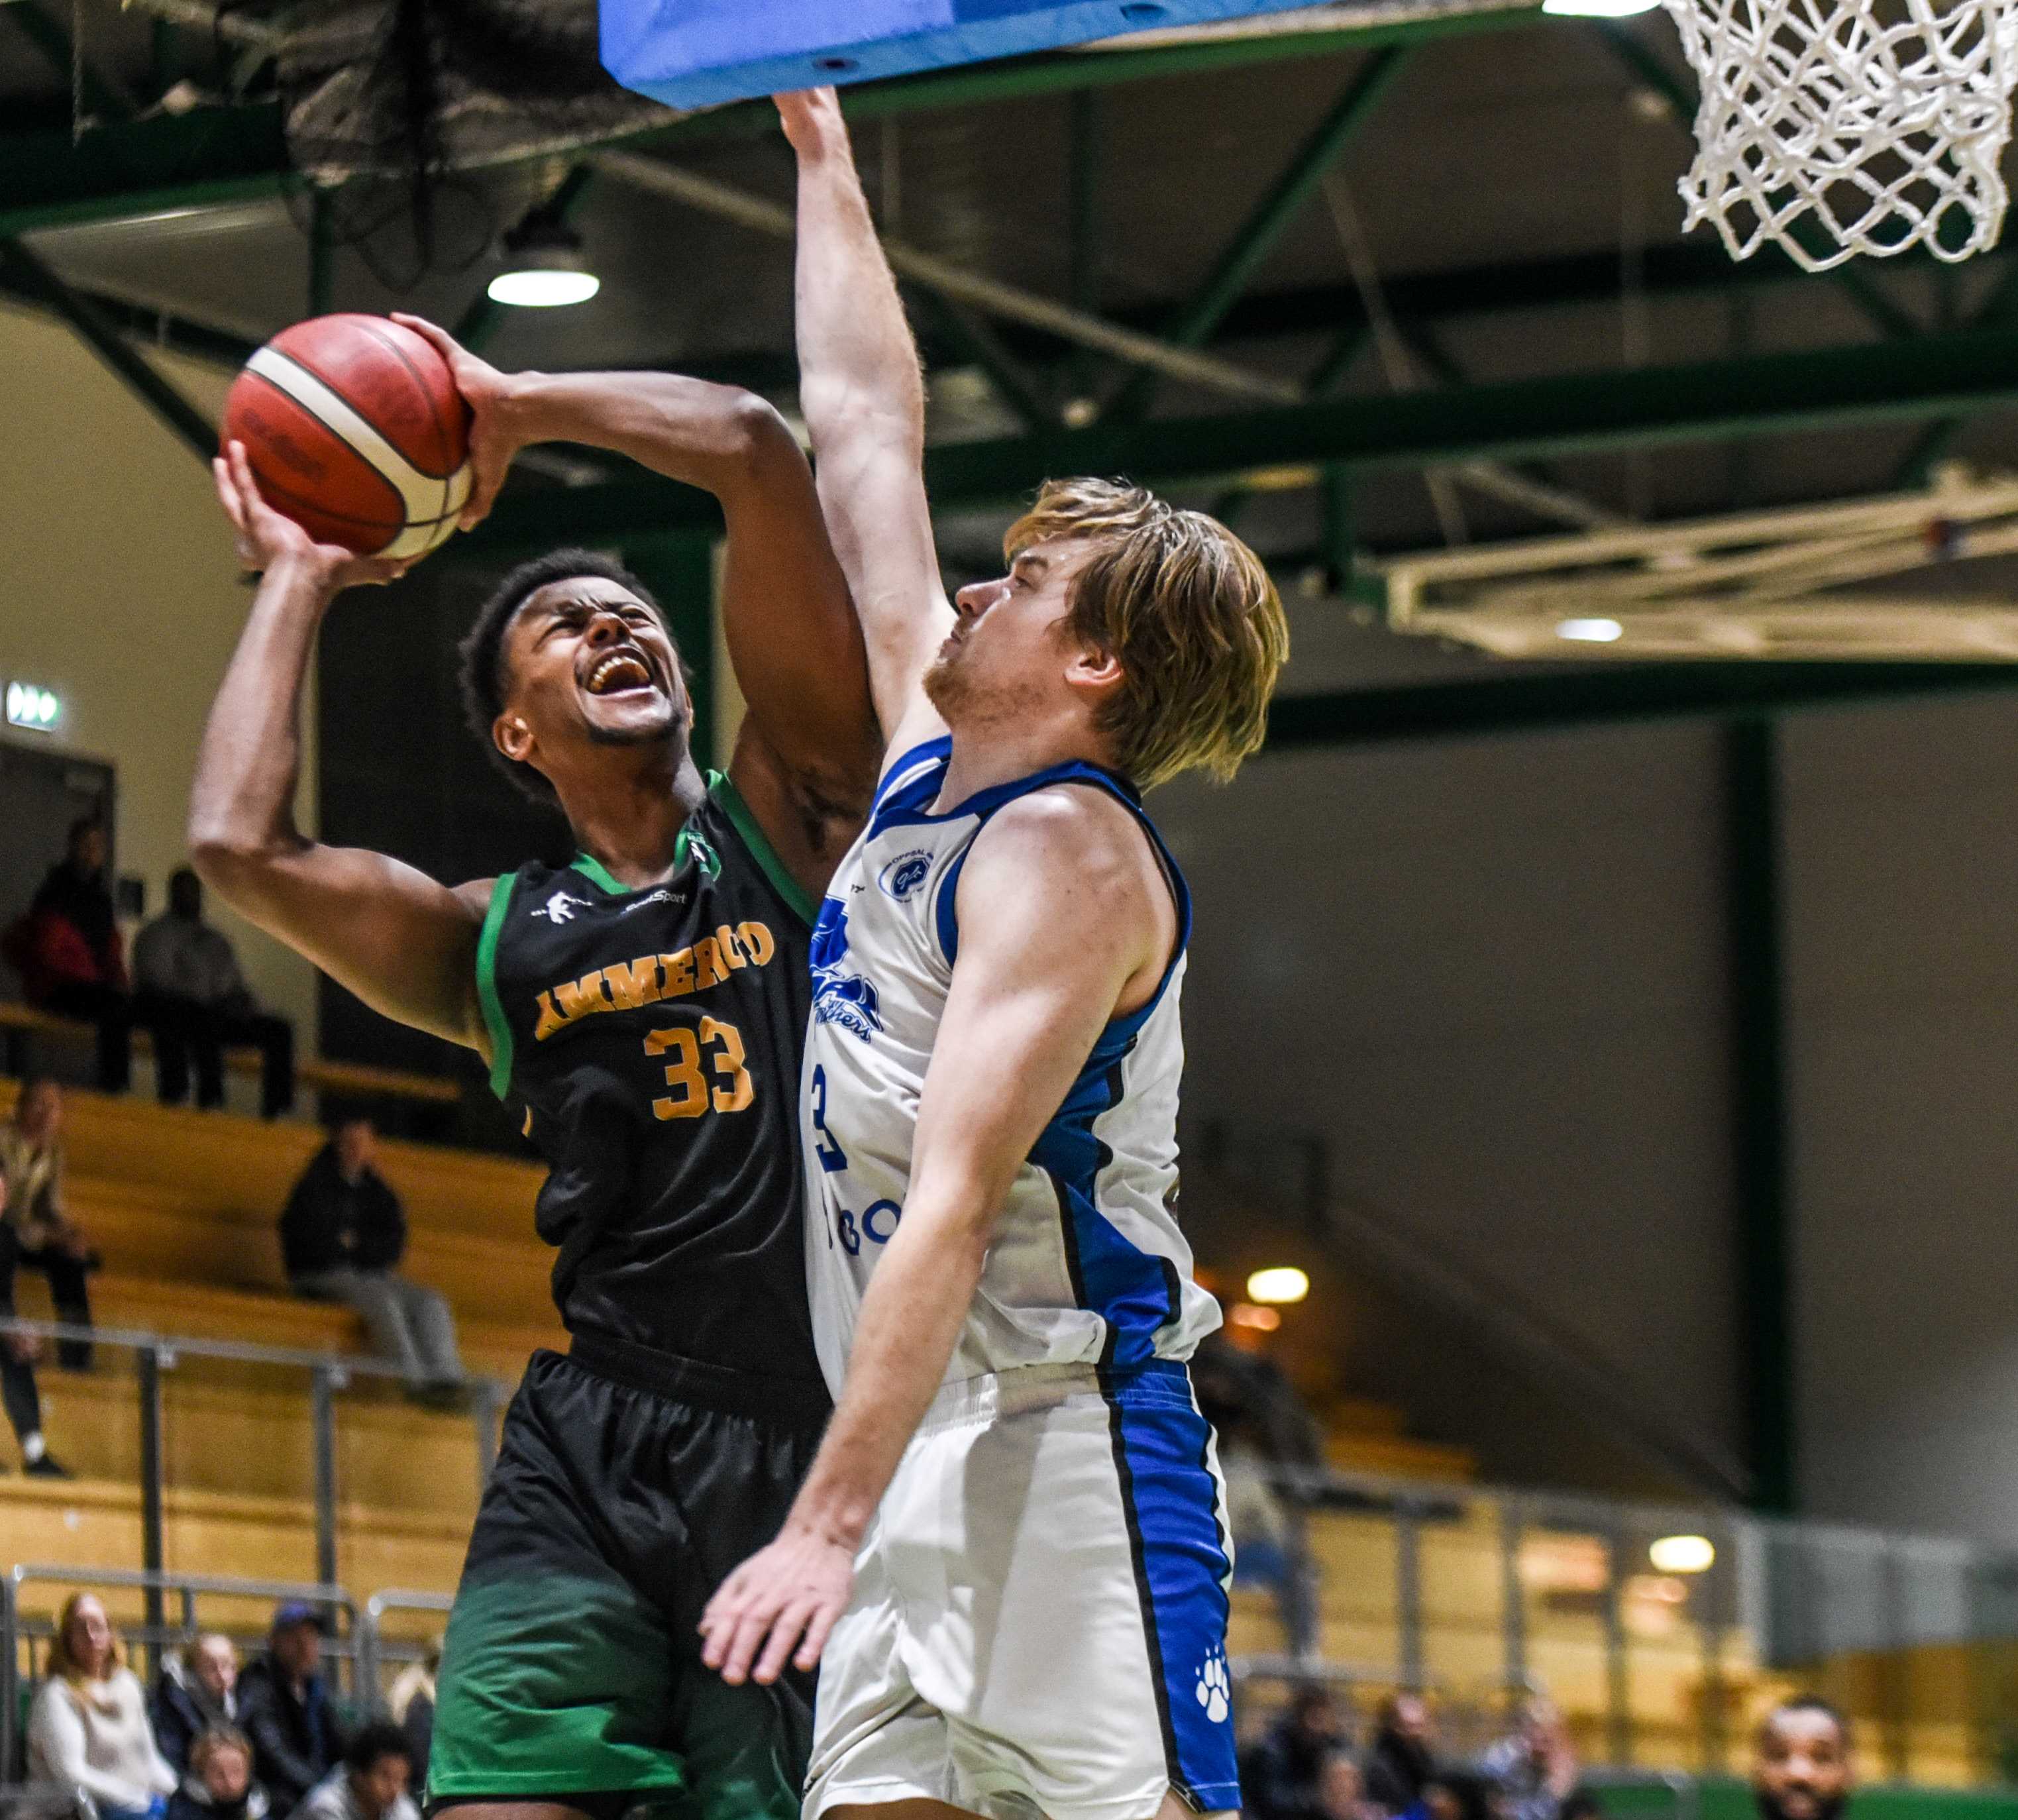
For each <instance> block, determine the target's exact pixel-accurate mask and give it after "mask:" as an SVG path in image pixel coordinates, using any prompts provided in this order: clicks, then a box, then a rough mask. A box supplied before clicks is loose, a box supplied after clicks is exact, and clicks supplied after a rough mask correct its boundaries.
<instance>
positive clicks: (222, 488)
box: [210, 442, 409, 594]
mask: <svg viewBox="0 0 2018 1820" xmlns="http://www.w3.org/2000/svg"><path fill="white" fill-rule="evenodd" d="M210 469H211V472H212V474H214V475H215V476H216V478H217V497H218V501H219V504H221V505H222V506H223V508H224V516H226V518H228V519H230V520H231V529H232V531H233V534H234V535H235V536H236V537H237V541H238V563H239V566H240V568H243V569H248V570H252V571H253V572H255V573H259V574H264V573H266V570H269V569H271V568H273V567H274V566H276V565H277V564H279V563H285V562H298V563H301V564H302V565H303V566H306V568H308V569H309V570H310V571H311V572H312V573H314V574H315V575H316V577H317V579H318V580H319V581H321V582H322V583H323V584H324V585H325V586H326V587H327V590H328V592H330V593H331V594H336V593H339V592H342V590H343V589H344V588H359V587H363V586H366V585H367V584H377V583H379V582H385V581H397V580H398V579H399V577H400V576H402V575H403V574H405V573H406V572H407V568H408V566H409V559H406V558H403V557H402V558H399V559H393V558H389V557H385V556H360V555H354V554H353V553H352V552H350V551H349V550H346V549H345V548H343V547H342V545H338V544H319V543H317V542H316V541H315V539H314V538H313V537H310V536H309V534H308V533H307V532H306V531H305V530H302V527H301V526H299V525H298V524H297V523H295V521H294V520H293V519H291V518H288V517H287V516H285V515H284V514H283V513H280V512H276V511H275V510H274V509H273V507H271V506H270V505H268V504H267V503H266V501H265V500H264V499H262V498H261V497H260V495H259V483H258V482H257V481H256V480H255V479H253V478H252V464H251V461H250V460H249V459H248V458H247V456H246V454H245V445H244V443H240V442H230V443H226V444H225V447H224V453H223V454H221V455H219V456H218V457H217V458H215V460H213V461H212V463H211V464H210Z"/></svg>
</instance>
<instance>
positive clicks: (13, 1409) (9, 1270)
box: [0, 1173, 70, 1478]
mask: <svg viewBox="0 0 2018 1820" xmlns="http://www.w3.org/2000/svg"><path fill="white" fill-rule="evenodd" d="M19 1257H20V1239H19V1238H18V1237H17V1236H16V1233H15V1231H14V1226H13V1221H10V1220H9V1218H7V1178H6V1176H5V1174H4V1173H0V1320H5V1319H11V1318H12V1317H13V1314H14V1312H15V1310H14V1266H15V1264H16V1261H18V1259H19ZM41 1356H42V1341H39V1340H38V1339H37V1338H36V1337H35V1336H34V1334H32V1333H0V1405H4V1406H5V1409H6V1411H7V1420H9V1422H11V1423H12V1424H13V1427H14V1438H15V1439H16V1441H18V1442H20V1444H21V1470H22V1471H24V1472H25V1473H27V1474H28V1475H29V1476H30V1477H31V1478H69V1477H70V1474H68V1473H67V1472H66V1471H64V1470H63V1467H61V1466H60V1465H58V1464H57V1463H56V1459H55V1457H54V1456H52V1454H51V1453H50V1452H49V1443H48V1442H45V1440H43V1438H42V1391H41V1390H40V1389H39V1388H38V1387H37V1385H36V1383H35V1361H36V1360H37V1359H38V1358H40V1357H41Z"/></svg>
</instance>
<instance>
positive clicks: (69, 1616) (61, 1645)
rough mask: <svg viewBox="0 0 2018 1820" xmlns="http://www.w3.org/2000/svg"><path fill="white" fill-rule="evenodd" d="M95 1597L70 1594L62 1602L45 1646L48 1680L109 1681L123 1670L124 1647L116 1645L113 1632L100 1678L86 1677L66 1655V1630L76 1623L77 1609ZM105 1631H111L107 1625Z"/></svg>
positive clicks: (116, 1633)
mask: <svg viewBox="0 0 2018 1820" xmlns="http://www.w3.org/2000/svg"><path fill="white" fill-rule="evenodd" d="M97 1597H98V1595H97V1594H96V1593H72V1594H71V1596H70V1597H68V1598H67V1599H66V1600H64V1601H63V1612H62V1613H61V1615H60V1616H59V1617H58V1618H57V1619H56V1636H55V1637H54V1638H53V1639H52V1641H51V1642H50V1644H49V1673H50V1676H51V1677H52V1678H60V1679H62V1680H63V1681H90V1680H94V1679H95V1680H98V1681H109V1680H110V1678H111V1677H112V1675H113V1674H114V1672H115V1671H116V1670H119V1669H122V1668H124V1667H125V1666H126V1649H125V1645H123V1644H122V1643H121V1641H119V1633H118V1631H117V1630H114V1631H113V1632H112V1647H111V1648H110V1650H109V1651H108V1652H107V1654H106V1658H105V1673H103V1674H102V1675H98V1676H95V1677H94V1676H91V1675H87V1674H86V1673H85V1670H84V1664H83V1663H81V1662H79V1661H78V1659H77V1658H76V1657H75V1656H74V1655H71V1652H70V1627H71V1625H72V1624H73V1623H74V1622H75V1621H76V1619H77V1608H78V1606H80V1605H82V1604H83V1603H84V1601H85V1600H86V1599H96V1598H97ZM99 1604H100V1605H101V1607H102V1605H103V1601H102V1600H101V1601H99ZM110 1628H111V1626H110V1624H109V1623H108V1624H107V1629H108V1630H110Z"/></svg>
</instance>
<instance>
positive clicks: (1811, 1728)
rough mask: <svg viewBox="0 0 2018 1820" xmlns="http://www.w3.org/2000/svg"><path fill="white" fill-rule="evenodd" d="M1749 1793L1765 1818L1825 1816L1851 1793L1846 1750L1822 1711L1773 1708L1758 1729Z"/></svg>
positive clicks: (1810, 1819) (1804, 1819)
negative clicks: (1757, 1756) (1754, 1762)
mask: <svg viewBox="0 0 2018 1820" xmlns="http://www.w3.org/2000/svg"><path fill="white" fill-rule="evenodd" d="M1752 1793H1753V1794H1754V1795H1755V1796H1756V1798H1757V1800H1758V1804H1759V1810H1760V1811H1761V1812H1762V1813H1763V1814H1766V1815H1769V1816H1770V1820H1828V1817H1829V1816H1830V1815H1833V1814H1835V1813H1836V1812H1838V1811H1839V1810H1840V1809H1841V1808H1842V1807H1843V1802H1844V1800H1846V1798H1847V1796H1848V1795H1849V1793H1850V1753H1848V1752H1847V1751H1846V1749H1844V1748H1843V1731H1842V1728H1840V1727H1839V1726H1838V1725H1837V1724H1836V1722H1835V1720H1833V1719H1832V1718H1831V1717H1829V1715H1828V1713H1815V1712H1808V1711H1805V1710H1796V1711H1794V1712H1791V1713H1775V1714H1774V1717H1773V1718H1772V1719H1771V1720H1770V1721H1769V1722H1768V1723H1767V1726H1766V1728H1765V1729H1764V1730H1763V1731H1761V1732H1760V1733H1759V1760H1758V1761H1757V1762H1756V1764H1754V1765H1753V1766H1752Z"/></svg>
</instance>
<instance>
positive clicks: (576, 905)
mask: <svg viewBox="0 0 2018 1820" xmlns="http://www.w3.org/2000/svg"><path fill="white" fill-rule="evenodd" d="M587 909H588V900H587V899H584V898H579V897H570V896H568V894H567V893H566V892H564V891H557V892H555V893H554V895H553V896H552V897H550V898H548V899H547V901H546V902H545V903H539V904H535V905H533V915H534V916H536V917H545V918H546V919H547V921H548V922H550V923H552V924H553V925H554V927H555V928H559V927H560V926H561V924H562V923H564V922H566V921H568V920H569V919H570V917H573V914H574V913H575V912H576V911H577V910H587Z"/></svg>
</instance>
